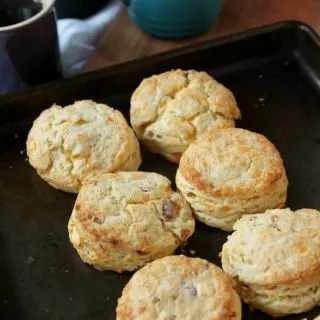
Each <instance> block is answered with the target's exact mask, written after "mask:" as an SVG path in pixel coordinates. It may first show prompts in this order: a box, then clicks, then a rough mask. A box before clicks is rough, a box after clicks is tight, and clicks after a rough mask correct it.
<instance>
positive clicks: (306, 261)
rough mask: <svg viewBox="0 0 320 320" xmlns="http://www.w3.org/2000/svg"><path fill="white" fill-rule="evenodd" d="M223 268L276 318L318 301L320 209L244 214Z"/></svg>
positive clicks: (248, 299)
mask: <svg viewBox="0 0 320 320" xmlns="http://www.w3.org/2000/svg"><path fill="white" fill-rule="evenodd" d="M234 230H235V232H234V233H233V234H232V235H231V236H229V237H228V241H227V242H226V243H225V244H224V245H223V249H222V267H223V269H224V271H225V272H226V273H227V274H228V275H229V276H230V277H231V278H232V279H233V284H234V286H235V288H236V290H237V291H238V293H239V294H240V296H241V297H242V299H243V300H244V301H246V302H247V303H249V304H250V305H251V306H252V307H254V308H257V309H260V310H262V311H264V312H266V313H269V314H270V315H272V316H283V315H286V314H294V313H300V312H305V311H308V310H310V309H312V308H313V307H315V306H316V305H320V232H319V230H320V212H319V211H317V210H312V209H301V210H297V211H291V210H290V209H275V210H267V211H266V212H265V213H263V214H255V215H248V216H244V217H242V218H241V219H240V220H239V221H238V222H237V223H236V224H235V225H234Z"/></svg>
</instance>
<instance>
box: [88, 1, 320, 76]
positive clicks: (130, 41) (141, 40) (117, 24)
mask: <svg viewBox="0 0 320 320" xmlns="http://www.w3.org/2000/svg"><path fill="white" fill-rule="evenodd" d="M280 20H300V21H303V22H306V23H308V24H310V25H311V26H313V27H314V28H315V29H316V30H320V0H224V1H223V6H222V11H221V14H220V17H219V19H218V20H217V21H216V22H214V23H213V25H212V27H211V28H210V30H208V31H207V32H206V33H204V34H202V35H200V36H197V37H193V38H189V39H184V40H175V41H172V40H160V39H156V38H154V37H151V36H149V35H147V34H145V33H144V32H143V31H141V30H140V29H138V28H137V27H136V26H135V25H134V24H133V23H132V22H131V21H130V19H129V18H128V15H127V9H126V7H125V6H123V7H122V9H121V11H120V13H119V15H118V16H117V17H116V18H115V19H114V21H113V22H112V23H111V24H110V25H109V26H108V27H107V28H106V30H105V31H104V33H103V34H102V36H101V39H100V41H99V43H98V45H97V48H96V50H95V52H94V53H93V55H92V56H91V57H90V58H89V60H88V63H87V65H86V66H85V68H84V72H86V71H91V70H95V69H99V68H102V67H106V66H110V65H113V64H117V63H121V62H124V61H128V60H133V59H136V58H138V57H143V56H147V55H150V54H153V53H157V52H164V51H167V50H170V49H173V48H178V47H183V46H186V45H190V44H192V43H196V42H200V41H204V40H208V39H214V38H216V37H219V36H223V35H227V34H231V33H234V32H239V31H243V30H246V29H250V28H253V27H257V26H261V25H265V24H268V23H272V22H277V21H280Z"/></svg>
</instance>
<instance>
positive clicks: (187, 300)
mask: <svg viewBox="0 0 320 320" xmlns="http://www.w3.org/2000/svg"><path fill="white" fill-rule="evenodd" d="M151 319H157V320H180V319H181V320H182V319H183V320H194V319H199V320H200V319H201V320H240V319H241V303H240V299H239V297H238V295H237V293H236V292H235V291H234V290H233V289H232V286H231V284H230V282H229V279H228V277H227V275H226V274H225V273H224V272H223V271H222V270H221V269H220V268H218V267H217V266H215V265H214V264H211V263H209V262H208V261H206V260H203V259H199V258H187V257H185V256H182V255H180V256H169V257H165V258H162V259H159V260H156V261H154V262H152V263H150V264H148V265H147V266H145V267H143V268H142V269H140V270H139V271H137V272H136V273H135V274H134V275H133V277H132V278H131V280H130V281H129V283H128V284H127V285H126V287H125V288H124V290H123V292H122V296H121V298H120V299H119V300H118V306H117V320H151Z"/></svg>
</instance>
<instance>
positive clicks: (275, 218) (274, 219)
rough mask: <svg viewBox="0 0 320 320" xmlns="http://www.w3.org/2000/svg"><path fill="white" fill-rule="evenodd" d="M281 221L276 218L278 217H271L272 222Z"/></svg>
mask: <svg viewBox="0 0 320 320" xmlns="http://www.w3.org/2000/svg"><path fill="white" fill-rule="evenodd" d="M278 220H279V217H278V216H276V215H274V214H273V215H271V221H272V222H277V221H278Z"/></svg>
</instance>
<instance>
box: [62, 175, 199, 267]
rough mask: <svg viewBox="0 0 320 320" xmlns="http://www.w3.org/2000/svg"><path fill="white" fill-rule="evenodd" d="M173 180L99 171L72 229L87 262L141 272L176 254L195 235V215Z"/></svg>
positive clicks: (91, 179) (84, 194)
mask: <svg viewBox="0 0 320 320" xmlns="http://www.w3.org/2000/svg"><path fill="white" fill-rule="evenodd" d="M170 184H171V182H170V181H169V180H168V179H167V178H165V177H164V176H161V175H159V174H157V173H150V172H118V173H114V174H111V173H101V172H97V173H96V174H95V175H92V176H90V177H89V178H88V179H87V180H86V182H85V184H84V186H83V187H82V188H81V190H80V192H79V194H78V198H77V201H76V203H75V206H74V209H73V212H72V215H71V218H70V221H69V225H68V229H69V236H70V241H71V243H72V244H73V246H74V247H75V249H76V250H77V251H78V253H79V255H80V257H81V259H82V260H83V261H84V262H86V263H88V264H90V265H92V266H94V267H95V268H97V269H99V270H114V271H117V272H122V271H124V270H129V271H132V270H135V269H137V268H138V267H140V266H142V265H144V264H145V263H147V262H149V261H152V260H155V259H157V258H160V257H163V256H166V255H170V254H172V253H173V252H174V251H175V250H176V249H177V248H178V247H179V246H180V245H181V244H184V243H185V242H186V240H187V239H188V238H189V237H190V236H191V235H192V234H193V232H194V227H195V222H194V219H193V217H192V212H191V209H190V207H189V205H188V204H187V202H186V201H185V200H184V198H183V197H182V196H181V195H180V194H179V193H177V192H174V191H172V189H171V187H170Z"/></svg>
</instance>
